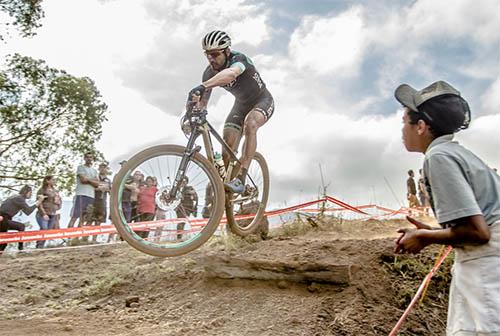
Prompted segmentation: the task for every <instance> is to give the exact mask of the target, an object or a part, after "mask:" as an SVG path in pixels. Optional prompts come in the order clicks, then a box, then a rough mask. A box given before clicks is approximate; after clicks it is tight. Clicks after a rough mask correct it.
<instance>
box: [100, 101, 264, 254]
mask: <svg viewBox="0 0 500 336" xmlns="http://www.w3.org/2000/svg"><path fill="white" fill-rule="evenodd" d="M207 114H208V112H207V111H206V110H204V109H197V108H196V106H195V104H188V108H187V111H186V114H185V115H184V116H183V117H182V119H181V129H182V130H183V132H184V134H185V135H186V138H187V139H188V142H187V145H186V146H185V147H182V146H178V145H159V146H154V147H151V148H148V149H145V150H143V151H141V152H139V153H137V154H136V155H134V156H132V157H131V158H130V159H129V160H127V161H126V162H125V163H124V164H123V165H122V167H121V169H120V171H119V172H118V173H117V174H116V176H115V177H114V180H113V184H112V188H111V201H110V203H111V204H110V210H111V218H112V220H113V224H114V225H115V227H116V229H117V231H118V233H119V234H120V236H121V237H122V238H123V239H124V240H125V241H126V242H127V243H129V244H130V245H131V246H132V247H134V248H136V249H137V250H139V251H142V252H144V253H147V254H150V255H153V256H159V257H173V256H178V255H182V254H185V253H188V252H190V251H193V250H194V249H196V248H198V247H200V246H201V245H202V244H204V243H205V242H206V241H207V240H208V239H209V238H210V237H211V236H212V235H213V234H214V233H215V232H216V231H217V230H218V228H219V224H220V223H226V224H227V227H228V230H229V231H230V232H232V233H234V234H236V235H239V236H246V235H249V234H251V233H253V232H255V231H256V230H257V229H258V227H259V224H260V222H261V220H262V219H263V215H264V212H265V208H266V204H267V201H268V196H269V170H268V167H267V163H266V161H265V159H264V157H263V156H262V155H261V154H259V153H255V155H254V157H253V159H252V161H251V164H250V167H249V169H248V172H247V177H246V185H245V191H244V192H243V193H242V194H238V195H237V194H232V193H229V192H225V191H224V183H225V182H229V181H230V180H231V179H232V178H234V177H235V176H236V175H237V174H238V171H239V166H240V161H239V160H238V158H237V156H236V153H235V152H234V151H233V150H231V148H230V147H229V146H228V144H227V143H226V142H225V141H224V140H223V139H222V137H221V136H220V135H219V134H218V133H217V131H216V130H215V129H214V127H212V125H211V124H210V123H209V122H208V120H207ZM200 136H201V138H202V140H203V142H202V145H197V144H196V140H197V139H198V138H199V137H200ZM212 138H214V139H215V140H216V141H217V142H219V143H220V144H221V146H222V147H223V148H224V149H225V150H226V151H227V153H229V155H230V160H229V164H228V165H227V167H225V174H221V171H220V169H219V170H218V169H216V166H215V159H214V147H213V143H212ZM203 150H204V152H205V156H203V155H202V154H201V153H202V151H203ZM218 168H220V167H218ZM137 171H138V172H140V173H142V174H143V175H144V176H146V179H147V178H148V177H151V178H152V180H153V181H154V184H156V185H153V186H152V187H144V186H141V184H142V183H141V182H140V181H134V179H133V177H132V174H133V173H134V172H137ZM149 183H150V184H151V182H149ZM145 188H149V189H147V192H145V190H146V189H145ZM151 188H152V189H151ZM138 191H139V203H140V205H139V209H138V211H136V212H139V213H141V214H140V215H139V216H138V219H139V220H137V219H136V220H135V222H134V221H133V218H131V216H130V212H131V211H130V210H133V209H131V207H132V206H133V204H132V202H130V199H131V195H132V194H133V193H137V192H138ZM141 192H142V193H143V194H141ZM146 196H147V197H146ZM151 202H153V203H154V204H151ZM146 203H147V204H149V212H147V213H145V210H144V209H141V204H142V205H144V204H146ZM249 205H251V206H252V207H253V209H255V213H251V214H247V215H238V213H239V212H241V210H242V209H243V208H244V207H247V208H248V206H249ZM144 207H145V206H143V208H144ZM153 207H154V213H152V212H153V211H152V208H153ZM224 209H225V212H226V217H225V219H223V217H222V216H223V213H224ZM246 213H248V212H246ZM221 220H222V221H221ZM221 230H222V229H219V232H222V231H221Z"/></svg>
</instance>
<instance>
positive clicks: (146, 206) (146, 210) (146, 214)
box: [137, 176, 158, 238]
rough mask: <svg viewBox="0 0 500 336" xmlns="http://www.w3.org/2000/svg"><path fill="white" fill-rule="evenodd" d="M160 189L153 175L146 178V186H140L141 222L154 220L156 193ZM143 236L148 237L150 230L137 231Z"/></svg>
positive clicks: (138, 205) (139, 213)
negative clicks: (155, 184)
mask: <svg viewBox="0 0 500 336" xmlns="http://www.w3.org/2000/svg"><path fill="white" fill-rule="evenodd" d="M157 191H158V189H157V188H156V187H155V186H154V179H153V177H151V176H148V177H147V178H146V186H142V187H140V188H139V194H138V195H137V213H138V215H139V218H140V220H141V222H147V221H152V220H153V219H154V218H155V210H156V202H155V195H156V192H157ZM137 234H138V235H139V236H141V237H142V238H146V237H147V235H148V231H140V232H137Z"/></svg>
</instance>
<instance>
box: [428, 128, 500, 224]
mask: <svg viewBox="0 0 500 336" xmlns="http://www.w3.org/2000/svg"><path fill="white" fill-rule="evenodd" d="M452 140H453V135H443V136H441V137H439V138H436V139H434V141H432V143H431V144H430V145H429V148H428V149H427V151H426V153H425V160H424V180H425V185H426V188H427V191H428V192H429V196H430V202H431V206H432V209H433V211H434V214H435V215H436V218H437V221H438V223H440V224H441V225H443V223H446V222H450V221H453V220H456V219H458V218H463V217H469V216H473V215H483V216H484V219H485V221H486V224H488V225H491V224H493V223H494V222H496V221H498V220H500V176H498V175H497V174H496V173H495V172H494V171H493V169H491V168H490V167H488V166H487V165H486V164H485V163H484V162H483V161H482V160H481V159H480V158H478V157H477V156H476V155H475V154H473V153H472V152H471V151H469V150H468V149H466V148H464V147H462V146H461V145H459V144H458V142H456V141H452ZM446 226H450V225H446ZM451 226H453V224H451Z"/></svg>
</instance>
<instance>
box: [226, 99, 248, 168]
mask: <svg viewBox="0 0 500 336" xmlns="http://www.w3.org/2000/svg"><path fill="white" fill-rule="evenodd" d="M246 112H247V111H245V107H244V106H241V105H240V104H238V103H235V104H234V105H233V108H232V109H231V112H230V113H229V115H228V116H227V118H226V121H225V123H224V130H223V132H222V138H223V139H224V142H226V143H227V144H228V146H229V147H230V148H231V150H232V151H233V152H234V151H236V150H237V149H238V145H239V144H240V140H241V135H242V130H243V122H244V120H245V115H246ZM230 158H231V157H230V155H229V153H228V152H227V151H226V149H225V148H222V159H223V160H224V165H225V166H226V167H227V166H228V164H229V161H230Z"/></svg>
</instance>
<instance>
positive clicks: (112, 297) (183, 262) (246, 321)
mask: <svg viewBox="0 0 500 336" xmlns="http://www.w3.org/2000/svg"><path fill="white" fill-rule="evenodd" d="M318 224H319V226H318V227H317V228H313V227H311V226H310V225H309V224H308V223H307V222H305V223H301V222H300V221H296V222H294V223H289V224H286V225H285V226H284V228H283V229H281V230H280V231H279V232H274V233H273V238H272V239H270V240H267V241H257V239H255V241H252V239H246V240H241V239H234V238H228V237H222V238H214V239H212V240H211V241H209V243H208V244H207V245H206V246H204V247H203V248H201V249H200V250H198V251H195V252H193V253H191V254H188V255H186V256H183V257H177V258H171V259H158V258H154V257H149V256H147V255H144V254H140V253H139V252H136V251H135V250H133V249H131V248H129V247H128V246H127V245H125V244H122V245H115V246H93V247H90V248H80V249H74V250H64V251H58V252H38V253H31V254H19V255H18V256H16V257H9V256H3V257H1V258H0V287H1V292H2V296H1V298H0V302H1V305H0V334H2V335H3V334H6V335H7V334H8V335H25V334H36V335H91V334H92V335H95V334H102V335H387V334H388V333H389V332H390V330H391V329H392V327H393V326H394V325H395V324H396V322H397V320H398V319H399V317H400V316H401V314H402V313H403V310H404V309H405V307H406V305H407V304H408V302H409V300H410V299H411V296H412V295H413V293H414V292H415V291H416V289H417V287H418V285H419V284H420V282H421V281H422V279H423V277H424V276H425V274H427V272H428V271H429V269H430V268H431V267H432V265H433V262H434V260H435V259H436V254H437V253H438V252H439V251H438V249H437V248H432V249H427V250H425V253H423V254H422V255H421V256H419V257H418V258H415V257H406V256H405V257H402V256H398V257H397V258H395V257H394V255H393V253H392V248H393V238H391V237H394V236H395V231H396V229H397V228H398V227H401V226H404V225H407V224H405V223H403V222H398V221H361V222H354V221H342V220H338V219H329V220H323V221H320V222H318ZM209 254H210V255H218V256H225V257H231V258H253V259H265V260H268V261H269V260H271V261H272V260H276V261H283V260H290V261H299V262H301V263H308V262H309V261H310V262H317V261H322V262H323V263H325V262H327V263H330V264H332V265H335V264H338V265H350V269H351V274H350V282H349V283H348V284H343V285H335V284H327V283H322V282H311V281H306V282H296V281H286V280H268V281H264V280H251V279H238V278H236V279H218V278H213V277H209V276H207V272H206V271H205V266H206V265H204V262H205V260H206V257H207V255H209ZM448 269H449V261H448V262H447V263H446V265H444V267H442V268H441V270H440V272H438V274H437V275H436V278H433V281H432V282H431V286H430V288H429V290H428V292H427V296H426V299H425V300H424V302H423V304H422V305H420V306H419V307H418V308H417V309H416V310H415V311H414V312H413V313H412V314H411V315H410V317H409V320H408V321H407V323H405V324H404V328H403V329H402V331H401V335H444V325H445V321H446V305H447V302H446V300H447V287H448V281H449V276H448V273H447V271H448ZM6 331H8V333H5V332H6Z"/></svg>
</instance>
